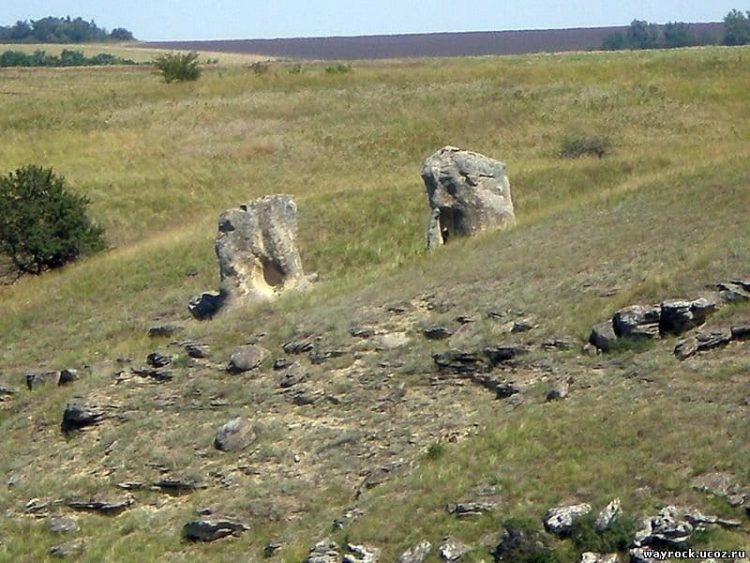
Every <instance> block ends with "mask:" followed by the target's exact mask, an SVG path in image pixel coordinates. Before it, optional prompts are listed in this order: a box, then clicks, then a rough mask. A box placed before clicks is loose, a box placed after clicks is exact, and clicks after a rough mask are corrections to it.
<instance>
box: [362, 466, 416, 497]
mask: <svg viewBox="0 0 750 563" xmlns="http://www.w3.org/2000/svg"><path fill="white" fill-rule="evenodd" d="M405 469H406V467H405V466H404V463H403V461H401V460H398V461H394V462H391V463H389V464H387V465H383V466H381V467H376V468H375V469H371V470H370V471H368V472H367V474H366V477H365V479H364V481H362V484H361V485H360V486H359V487H358V488H357V494H356V497H357V498H359V497H360V496H362V494H363V493H364V492H365V491H367V490H370V489H372V488H374V487H377V486H378V485H382V484H383V483H385V482H386V481H388V480H389V479H392V478H393V477H395V476H396V475H398V474H399V473H401V472H402V471H404V470H405Z"/></svg>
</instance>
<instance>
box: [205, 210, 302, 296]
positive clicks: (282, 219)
mask: <svg viewBox="0 0 750 563" xmlns="http://www.w3.org/2000/svg"><path fill="white" fill-rule="evenodd" d="M215 249H216V256H217V258H218V259H219V274H220V276H221V285H220V293H221V294H222V295H225V296H226V298H227V301H228V303H242V302H250V301H258V300H268V299H272V298H274V297H275V296H276V295H278V294H280V293H282V292H284V291H288V290H290V289H297V288H302V287H304V286H306V285H308V284H309V282H310V278H308V277H307V276H305V274H304V272H303V271H302V259H301V258H300V255H299V250H298V249H297V205H296V204H295V203H294V200H293V199H292V198H291V197H290V196H288V195H272V196H265V197H262V198H260V199H256V200H255V201H252V202H249V203H246V204H244V205H241V206H240V207H239V208H237V209H229V210H227V211H225V212H224V213H222V214H221V216H220V217H219V234H218V235H217V237H216V243H215Z"/></svg>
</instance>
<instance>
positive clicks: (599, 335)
mask: <svg viewBox="0 0 750 563" xmlns="http://www.w3.org/2000/svg"><path fill="white" fill-rule="evenodd" d="M616 342H617V335H616V334H615V329H614V328H613V327H612V321H607V322H603V323H599V324H597V325H595V326H594V327H593V328H592V329H591V334H590V335H589V343H590V344H592V345H593V346H596V348H597V349H598V350H601V351H602V352H609V351H610V350H611V349H612V348H613V347H614V345H615V343H616Z"/></svg>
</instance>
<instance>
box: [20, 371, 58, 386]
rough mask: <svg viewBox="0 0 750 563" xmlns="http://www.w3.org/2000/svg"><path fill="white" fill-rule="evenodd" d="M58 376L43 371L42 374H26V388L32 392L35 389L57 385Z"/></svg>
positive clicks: (52, 372)
mask: <svg viewBox="0 0 750 563" xmlns="http://www.w3.org/2000/svg"><path fill="white" fill-rule="evenodd" d="M59 377H60V375H59V374H58V373H57V372H55V371H45V372H42V373H28V374H26V387H28V388H29V391H33V390H34V389H36V388H37V387H41V386H42V385H46V384H48V383H52V382H53V381H54V382H55V383H57V381H58V379H59Z"/></svg>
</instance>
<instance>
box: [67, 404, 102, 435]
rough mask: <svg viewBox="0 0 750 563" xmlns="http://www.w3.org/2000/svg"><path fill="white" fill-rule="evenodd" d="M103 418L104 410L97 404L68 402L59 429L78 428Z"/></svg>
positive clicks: (70, 430)
mask: <svg viewBox="0 0 750 563" xmlns="http://www.w3.org/2000/svg"><path fill="white" fill-rule="evenodd" d="M102 420H104V411H103V410H102V409H100V408H99V407H97V406H93V405H83V404H79V403H68V404H67V405H66V407H65V412H64V413H63V419H62V424H61V425H60V429H61V430H62V431H63V432H72V431H74V430H80V429H82V428H85V427H86V426H92V425H94V424H98V423H99V422H101V421H102Z"/></svg>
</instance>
